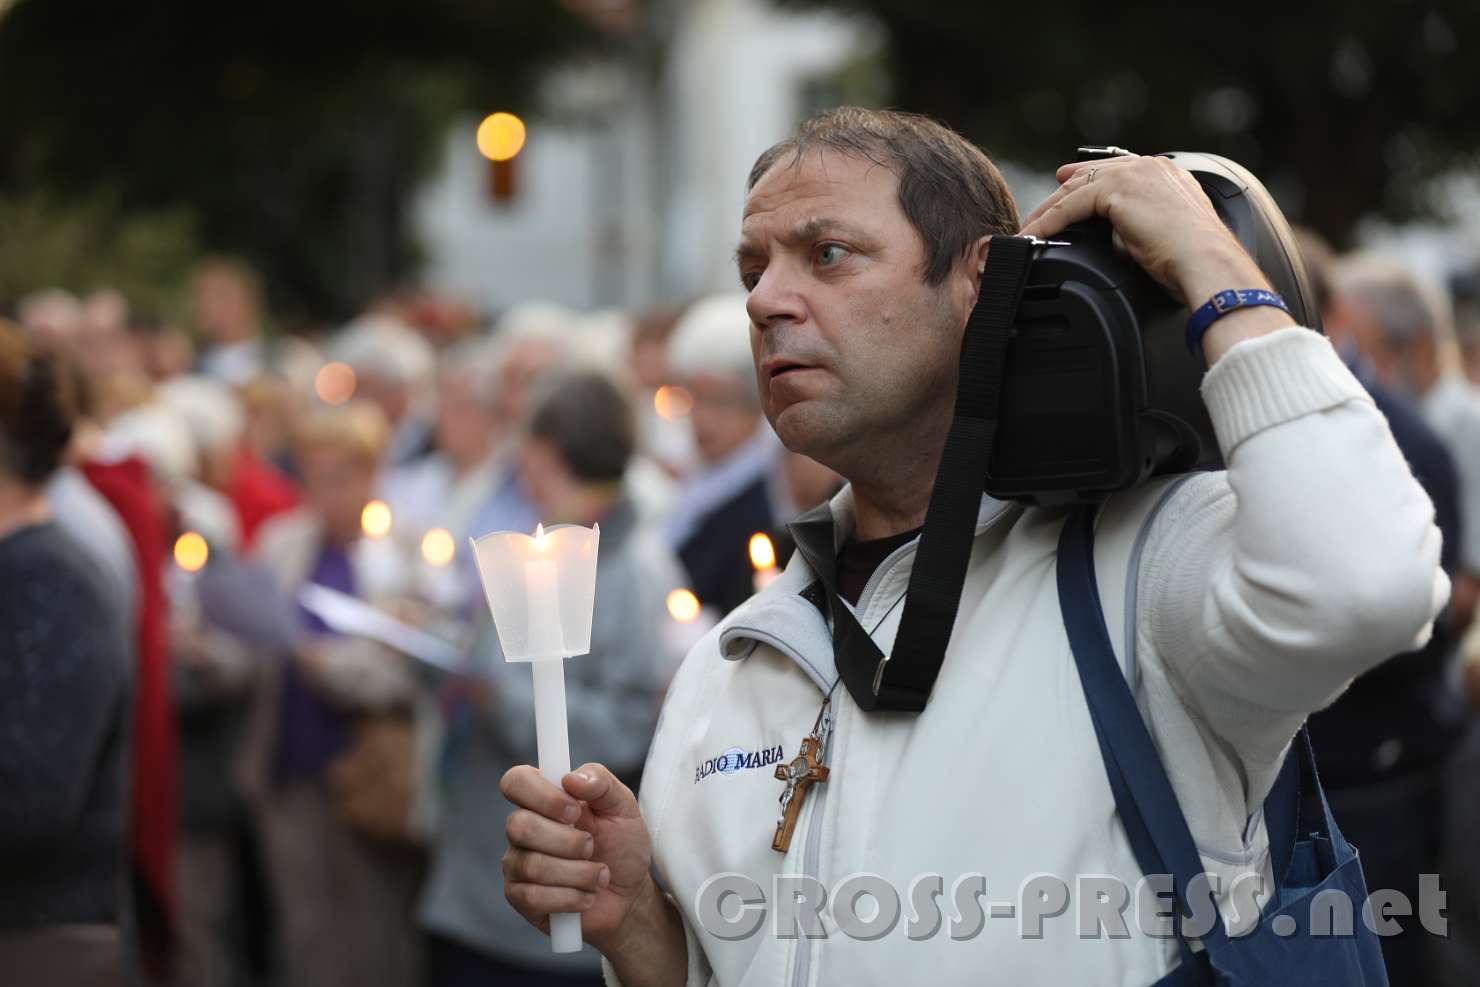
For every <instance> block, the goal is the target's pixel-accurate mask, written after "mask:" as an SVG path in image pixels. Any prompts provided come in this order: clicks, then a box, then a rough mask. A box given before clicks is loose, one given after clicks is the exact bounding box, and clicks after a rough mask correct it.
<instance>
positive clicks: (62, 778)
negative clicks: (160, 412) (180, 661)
mask: <svg viewBox="0 0 1480 987" xmlns="http://www.w3.org/2000/svg"><path fill="white" fill-rule="evenodd" d="M71 422H72V409H71V402H70V398H69V395H68V394H67V388H66V385H65V383H64V381H63V380H62V378H61V375H60V374H59V372H58V369H57V365H56V364H55V363H54V362H53V361H52V360H50V359H48V358H46V357H45V356H42V355H41V354H40V353H39V352H38V351H37V350H36V349H35V348H34V347H33V344H32V343H31V342H28V341H27V339H26V338H25V337H24V335H23V334H22V333H21V332H20V331H18V330H17V329H16V328H15V327H13V326H9V325H0V586H4V587H5V592H4V593H0V664H3V677H4V681H5V687H4V688H3V689H0V725H3V730H4V736H3V739H0V792H3V793H4V798H3V800H0V857H3V864H0V872H3V873H4V875H5V882H4V883H5V891H4V894H3V895H0V970H3V971H4V978H5V982H6V983H7V984H11V985H14V987H53V985H57V984H66V985H69V987H104V985H107V987H114V985H118V984H121V983H123V981H124V963H125V960H124V948H123V936H122V934H121V933H120V925H121V919H122V914H123V912H122V907H123V902H122V900H121V897H120V892H121V890H122V888H123V886H124V876H125V873H126V861H127V859H128V858H127V853H126V846H127V835H126V834H127V825H128V801H127V800H128V787H127V786H128V754H127V748H128V724H129V707H130V699H131V697H130V682H131V677H132V668H131V665H130V654H129V642H128V632H127V630H126V624H125V619H124V614H123V613H121V612H120V610H119V607H118V604H117V601H116V600H114V599H113V598H112V597H111V595H110V594H109V592H108V590H107V588H106V586H105V584H104V582H103V580H102V579H101V578H100V577H99V575H98V572H97V568H96V566H95V565H94V564H93V562H92V560H91V559H90V558H89V557H88V556H87V555H86V554H85V553H84V552H83V551H82V550H81V549H80V548H78V546H77V545H76V544H75V543H74V542H73V541H72V540H71V539H70V538H69V537H67V536H66V535H65V534H63V533H62V531H61V529H59V528H58V527H57V526H56V525H55V524H53V523H52V521H51V516H50V511H49V509H48V507H47V504H46V499H45V496H44V494H43V488H44V486H45V484H46V481H47V479H48V478H49V477H50V476H51V474H52V473H53V472H54V471H55V470H56V469H57V467H58V466H59V465H60V464H61V460H62V456H63V454H64V452H65V451H66V448H67V445H68V441H69V439H70V437H71Z"/></svg>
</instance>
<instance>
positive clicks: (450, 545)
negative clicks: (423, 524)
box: [421, 528, 457, 566]
mask: <svg viewBox="0 0 1480 987" xmlns="http://www.w3.org/2000/svg"><path fill="white" fill-rule="evenodd" d="M456 554H457V544H456V543H455V542H454V541H453V540H452V532H450V531H448V530H447V529H446V528H433V529H432V530H431V531H428V532H427V533H426V535H425V536H424V537H423V538H422V540H421V557H422V558H424V559H426V561H427V564H428V565H435V566H444V565H447V564H448V563H450V562H451V561H452V558H453V556H454V555H456Z"/></svg>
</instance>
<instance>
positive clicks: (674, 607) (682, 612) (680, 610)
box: [668, 589, 699, 624]
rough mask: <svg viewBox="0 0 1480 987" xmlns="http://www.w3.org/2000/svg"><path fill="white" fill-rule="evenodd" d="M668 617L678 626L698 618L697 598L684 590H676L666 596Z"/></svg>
mask: <svg viewBox="0 0 1480 987" xmlns="http://www.w3.org/2000/svg"><path fill="white" fill-rule="evenodd" d="M668 615H669V616H670V617H672V618H673V619H674V620H676V621H678V622H679V623H680V624H687V623H689V622H690V621H692V620H694V619H695V618H697V617H698V616H699V598H698V597H697V596H695V595H694V594H693V593H691V592H689V591H688V590H686V589H676V590H674V591H673V592H672V593H669V594H668Z"/></svg>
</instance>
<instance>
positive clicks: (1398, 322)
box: [1331, 253, 1460, 373]
mask: <svg viewBox="0 0 1480 987" xmlns="http://www.w3.org/2000/svg"><path fill="white" fill-rule="evenodd" d="M1331 281H1332V288H1333V289H1334V291H1335V294H1336V295H1337V297H1338V298H1351V299H1358V300H1360V301H1362V302H1364V303H1365V304H1367V305H1369V306H1371V308H1372V312H1373V315H1374V317H1375V321H1376V323H1377V325H1378V326H1379V327H1380V328H1381V330H1382V332H1383V335H1385V336H1386V337H1387V338H1388V340H1389V341H1390V342H1392V343H1393V344H1394V345H1396V346H1399V347H1403V346H1406V345H1407V344H1409V343H1411V342H1413V341H1414V340H1415V339H1417V338H1419V337H1420V336H1423V335H1430V336H1433V337H1434V341H1435V349H1436V350H1437V352H1438V356H1439V369H1440V370H1441V372H1443V373H1451V372H1456V371H1458V370H1459V369H1460V358H1459V348H1458V343H1457V341H1456V338H1455V333H1454V305H1453V304H1452V303H1451V301H1450V299H1449V294H1448V293H1447V292H1446V291H1445V290H1444V288H1443V287H1441V286H1440V285H1438V284H1436V283H1434V282H1433V281H1432V280H1430V279H1428V278H1425V277H1422V276H1420V275H1419V274H1418V273H1417V272H1415V271H1413V270H1412V269H1410V268H1409V267H1407V266H1405V265H1404V264H1403V263H1402V262H1400V261H1397V260H1394V259H1392V258H1390V257H1383V256H1380V255H1378V254H1369V253H1357V254H1351V255H1349V256H1347V257H1343V258H1341V259H1339V260H1338V261H1337V262H1336V264H1335V266H1334V268H1333V269H1332V272H1331Z"/></svg>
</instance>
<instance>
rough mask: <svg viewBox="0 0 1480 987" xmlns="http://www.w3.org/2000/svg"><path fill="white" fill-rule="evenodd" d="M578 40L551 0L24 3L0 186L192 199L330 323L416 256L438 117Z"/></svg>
mask: <svg viewBox="0 0 1480 987" xmlns="http://www.w3.org/2000/svg"><path fill="white" fill-rule="evenodd" d="M582 39H583V29H582V28H581V27H580V25H579V24H577V23H576V22H575V21H574V19H573V18H572V16H571V15H570V14H569V13H568V12H567V11H566V10H565V9H564V8H563V7H562V6H561V5H560V4H558V3H556V2H555V0H518V2H508V0H416V2H410V0H356V2H354V3H346V2H333V0H259V2H256V3H251V4H218V3H201V2H199V0H149V2H145V3H108V2H101V0H21V2H19V3H17V4H16V5H15V6H14V7H13V8H12V9H11V10H10V11H9V13H7V14H5V15H4V17H3V19H0V196H5V197H10V198H16V197H21V198H24V199H26V200H27V201H31V202H35V201H41V200H39V199H37V198H35V197H36V196H40V195H45V196H46V198H45V200H44V201H47V202H51V203H63V204H65V203H69V202H71V201H72V200H74V199H75V198H76V197H79V196H81V197H82V198H83V199H90V197H92V196H94V195H96V194H98V193H100V192H101V193H103V194H105V195H106V196H108V197H109V199H110V201H111V202H112V203H113V208H114V210H115V211H116V212H117V213H118V214H119V216H121V217H126V216H127V215H129V214H132V213H136V212H139V213H157V212H158V211H160V210H164V211H167V212H168V211H174V210H179V209H182V208H184V209H188V210H190V212H191V213H192V214H193V216H194V218H195V229H196V232H197V234H198V237H199V240H200V242H201V244H202V245H203V246H204V247H205V248H206V249H209V250H212V251H224V252H231V253H237V254H240V255H243V256H245V257H246V258H247V259H249V260H250V261H251V262H253V263H254V264H256V265H257V266H258V267H259V268H261V269H262V271H263V273H264V274H265V276H266V278H267V282H268V285H269V290H270V294H271V296H272V300H273V302H274V304H275V305H276V306H278V307H279V308H280V309H281V310H282V311H284V312H285V313H287V315H288V317H289V319H290V320H300V319H301V320H325V319H340V318H344V317H346V316H348V315H351V314H353V313H354V312H355V311H356V309H357V308H358V307H359V306H360V305H362V304H363V303H364V302H365V301H366V300H367V299H368V298H370V297H371V296H372V295H373V294H375V293H376V292H378V291H382V290H385V289H387V288H389V287H391V286H393V285H394V284H395V283H396V282H397V280H398V279H400V278H402V277H404V276H406V275H407V274H408V273H410V272H411V271H412V270H413V269H414V266H415V261H416V250H415V244H414V243H413V242H412V240H411V238H410V236H409V232H408V229H407V225H408V224H407V216H406V210H407V207H408V204H409V198H410V195H411V192H412V191H413V190H414V188H415V186H416V183H417V181H418V180H419V179H420V178H421V177H423V176H424V175H425V174H426V172H427V170H428V168H429V166H431V165H432V164H434V163H435V159H436V154H437V152H438V150H439V149H440V147H441V138H442V134H443V133H444V129H445V126H446V124H447V122H448V120H449V119H450V118H451V116H452V115H453V114H454V113H456V112H458V111H459V110H465V109H468V108H474V109H476V108H484V107H486V108H488V109H490V110H491V109H518V108H520V107H521V106H522V102H523V100H524V99H525V98H526V91H525V88H524V87H525V85H526V83H527V82H528V81H529V80H530V79H531V77H532V75H533V71H532V70H533V69H534V68H535V66H537V65H538V64H539V63H540V62H541V61H542V60H543V59H545V58H547V57H549V56H551V55H553V54H554V53H556V52H557V51H559V50H561V49H562V48H563V47H564V46H566V45H569V44H573V43H579V42H580V41H581V40H582ZM67 219H68V214H67V213H66V211H65V210H64V211H63V213H62V214H59V217H58V221H59V222H65V221H67ZM42 273H43V274H44V273H46V272H42ZM60 280H61V276H60V275H58V276H57V277H55V278H46V279H45V282H44V283H54V282H59V281H60ZM79 287H80V286H79Z"/></svg>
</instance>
